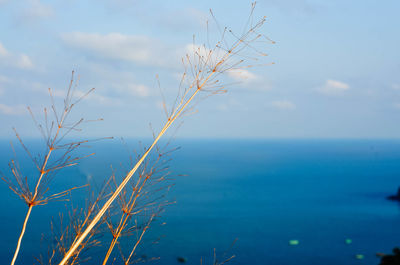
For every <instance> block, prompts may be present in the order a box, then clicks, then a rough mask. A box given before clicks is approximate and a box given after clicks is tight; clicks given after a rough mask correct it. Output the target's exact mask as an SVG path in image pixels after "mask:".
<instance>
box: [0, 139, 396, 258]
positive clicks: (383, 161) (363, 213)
mask: <svg viewBox="0 0 400 265" xmlns="http://www.w3.org/2000/svg"><path fill="white" fill-rule="evenodd" d="M14 142H15V141H14ZM145 143H146V141H145ZM14 144H15V146H17V144H16V143H14ZM27 146H29V148H31V150H32V153H33V154H37V153H40V152H42V151H43V147H42V146H41V145H40V143H38V142H37V141H35V140H29V141H28V142H27ZM144 146H145V144H144ZM173 147H180V149H179V150H176V151H174V152H172V153H171V154H170V158H171V160H170V161H168V162H167V166H168V168H167V169H166V170H167V171H168V172H170V175H169V177H168V179H169V180H167V182H166V183H169V184H171V185H172V186H171V188H170V190H169V192H168V193H167V194H166V197H165V198H164V197H163V199H162V200H165V201H169V202H174V203H173V204H171V205H168V206H165V207H163V211H162V212H161V213H160V215H159V216H158V217H157V218H156V220H155V221H154V224H152V225H150V228H149V230H148V231H147V232H146V233H145V234H144V236H143V241H142V243H143V244H142V245H141V246H140V247H139V248H138V250H137V256H136V257H138V258H141V259H142V260H150V259H151V258H152V257H157V260H155V261H149V263H148V264H167V265H172V264H212V262H213V259H214V250H215V256H216V257H217V258H218V259H219V260H221V261H222V260H223V259H224V258H228V257H230V256H232V255H235V258H234V259H232V260H231V261H230V263H228V264H253V265H254V264H271V265H274V264H276V265H278V264H279V265H295V264H296V265H299V264H307V265H311V264H324V265H330V264H332V265H333V264H350V265H351V264H366V265H367V264H371V265H372V264H378V263H379V258H378V257H376V253H378V252H381V253H390V252H391V250H392V249H393V248H394V247H395V246H400V204H399V203H397V202H393V201H389V200H387V199H386V197H387V196H388V195H391V194H395V193H396V192H397V188H398V187H399V186H400V140H352V139H346V140H243V139H241V140H220V139H206V140H194V139H192V140H190V139H184V140H182V139H181V140H179V139H178V140H176V141H174V142H172V143H171V145H170V147H169V148H173ZM15 149H16V153H17V158H18V161H19V163H20V167H21V169H22V171H23V172H24V175H26V176H28V177H30V176H32V175H35V174H37V173H36V171H35V169H34V167H33V166H32V163H30V160H29V158H28V157H27V156H25V155H24V153H23V150H22V149H21V148H20V147H16V148H15ZM133 149H135V150H136V152H137V153H139V154H140V153H141V152H142V151H143V150H144V148H143V147H140V145H139V144H137V141H136V140H133V139H132V140H126V142H125V143H121V142H120V141H102V142H96V143H93V144H92V145H91V147H90V148H83V149H81V151H79V152H80V154H85V153H91V152H95V153H96V154H95V155H94V156H93V157H89V158H86V159H84V160H82V161H81V163H80V164H79V165H77V166H75V167H71V168H68V169H65V170H64V171H62V172H60V173H59V174H58V175H57V176H56V177H55V179H54V181H53V183H52V184H51V185H50V191H49V194H50V193H51V191H53V190H54V191H61V190H62V189H63V187H72V186H77V185H82V184H85V183H86V182H87V181H92V182H93V183H97V184H93V186H100V185H101V183H102V182H103V180H104V179H105V177H107V176H109V175H110V174H111V173H112V172H115V173H116V174H120V173H121V174H122V172H124V170H127V169H128V168H129V155H130V154H131V155H132V156H133V157H134V156H135V153H134V152H132V151H131V150H133ZM0 150H1V151H0V170H1V172H2V173H3V174H4V175H6V176H8V177H10V176H11V175H10V172H9V170H8V165H7V163H8V162H9V161H10V159H12V158H13V153H12V151H11V150H12V149H11V148H10V145H9V141H6V140H2V141H0ZM164 150H168V149H164ZM111 165H112V168H111ZM76 194H77V195H76V196H75V195H74V192H73V194H72V195H71V197H73V196H75V197H74V198H73V201H74V200H75V201H76V200H79V199H80V200H84V196H83V195H79V191H77V192H76ZM0 199H1V200H0V201H1V211H0V220H1V226H0V229H1V240H0V246H1V247H0V260H1V263H2V264H8V263H9V261H10V260H11V257H12V254H13V251H14V249H15V246H16V242H17V237H18V234H19V232H20V230H21V227H22V223H23V218H24V215H25V213H26V210H27V207H26V206H25V205H24V203H23V202H22V201H21V200H20V199H19V198H18V196H16V195H15V194H13V193H12V191H10V190H9V189H8V187H7V185H6V184H5V183H1V185H0ZM68 203H69V202H64V201H61V202H60V201H56V202H50V203H49V204H48V205H45V206H37V207H35V208H34V210H33V212H32V216H31V219H30V220H29V223H28V226H27V233H26V236H25V237H24V239H23V242H22V248H21V252H20V256H19V258H18V260H17V264H34V263H35V262H36V261H35V257H38V256H39V255H40V253H44V255H45V254H46V251H47V249H46V244H47V243H48V242H49V241H48V240H46V237H44V236H42V234H46V233H49V231H50V228H49V227H50V221H51V219H52V218H53V220H57V218H58V212H59V211H65V210H63V209H65V206H66V205H67V207H68ZM76 204H79V202H76ZM136 236H137V235H133V236H132V239H131V240H129V239H128V240H127V239H124V243H127V244H128V245H129V244H131V246H132V242H134V241H135V238H136ZM43 238H44V240H42V239H43ZM107 238H108V237H107V236H104V237H103V238H102V239H100V240H106V239H107ZM346 241H347V242H346ZM233 242H235V243H234V244H233V246H232V247H231V245H232V243H233ZM290 242H292V244H290ZM104 245H106V243H104ZM125 247H127V246H122V243H121V248H122V249H123V248H125ZM87 254H88V255H90V256H91V258H92V259H91V260H89V261H87V262H86V263H84V264H98V262H99V260H101V258H102V257H103V256H104V249H99V250H93V251H91V252H89V253H87ZM179 257H180V258H181V260H182V261H183V260H184V261H185V263H179V262H178V258H179ZM110 264H111V262H110ZM115 264H119V263H115Z"/></svg>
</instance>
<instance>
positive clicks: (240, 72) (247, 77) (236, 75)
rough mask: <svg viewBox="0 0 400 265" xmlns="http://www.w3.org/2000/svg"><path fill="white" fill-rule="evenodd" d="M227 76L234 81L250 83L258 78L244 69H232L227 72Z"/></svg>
mask: <svg viewBox="0 0 400 265" xmlns="http://www.w3.org/2000/svg"><path fill="white" fill-rule="evenodd" d="M227 74H228V76H230V77H231V78H233V79H234V80H236V81H242V82H243V81H244V82H251V81H255V80H257V79H258V76H257V75H255V74H253V73H252V72H250V71H248V70H246V69H233V70H229V71H228V72H227Z"/></svg>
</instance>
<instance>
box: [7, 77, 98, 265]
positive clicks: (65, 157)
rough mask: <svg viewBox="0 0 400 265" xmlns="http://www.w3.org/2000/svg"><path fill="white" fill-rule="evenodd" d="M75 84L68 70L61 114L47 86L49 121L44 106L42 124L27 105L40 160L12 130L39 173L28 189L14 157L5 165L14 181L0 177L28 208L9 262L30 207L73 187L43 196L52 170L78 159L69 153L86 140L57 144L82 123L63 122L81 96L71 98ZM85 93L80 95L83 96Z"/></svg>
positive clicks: (12, 264)
mask: <svg viewBox="0 0 400 265" xmlns="http://www.w3.org/2000/svg"><path fill="white" fill-rule="evenodd" d="M75 87H76V85H75V86H74V72H72V77H71V81H70V84H69V87H68V91H67V96H66V97H65V99H64V109H63V110H62V112H61V114H57V111H56V107H55V105H54V99H53V96H52V93H51V90H50V89H49V94H50V96H51V99H52V102H53V106H52V110H53V112H54V113H53V114H54V119H55V121H49V117H48V112H47V109H46V108H45V109H44V119H45V122H44V123H45V125H44V126H43V125H42V124H40V123H38V122H37V120H36V118H35V116H34V114H33V112H32V110H31V109H30V108H28V110H29V112H30V114H31V116H32V119H33V121H34V123H35V125H36V127H37V128H38V129H39V131H40V133H41V134H42V136H43V138H44V140H45V142H46V149H47V152H46V154H45V156H44V157H43V159H42V161H41V162H39V161H40V160H41V159H40V157H38V158H35V157H34V156H33V155H32V154H31V152H30V151H29V150H28V148H27V147H26V145H25V144H24V142H23V141H22V138H21V137H20V135H19V134H18V132H17V131H16V130H15V129H14V132H15V135H16V137H17V139H18V141H19V142H20V144H21V146H22V148H23V149H24V150H25V152H26V153H27V154H28V156H29V158H30V159H31V160H32V161H33V163H34V165H35V167H36V168H37V170H38V172H39V175H38V178H37V180H36V183H35V185H34V189H33V192H31V189H30V188H29V186H30V185H29V182H28V178H27V177H24V176H23V174H22V173H21V170H20V167H19V165H18V164H17V163H16V162H15V161H14V160H12V161H11V162H10V164H9V167H10V170H11V173H12V175H13V177H14V180H11V179H9V178H6V177H5V176H3V177H2V179H3V180H4V181H5V182H6V183H7V184H8V186H9V188H10V189H11V190H12V191H13V192H14V193H15V194H17V195H18V196H19V197H20V198H21V199H23V200H24V202H25V203H26V204H27V206H28V211H27V214H26V216H25V219H24V223H23V226H22V230H21V233H20V235H19V237H18V242H17V247H16V249H15V252H14V255H13V259H12V261H11V265H14V264H15V261H16V259H17V257H18V253H19V250H20V247H21V242H22V238H23V237H24V234H25V230H26V226H27V223H28V220H29V218H30V215H31V212H32V209H33V207H34V206H36V205H44V204H47V203H48V202H49V201H51V200H59V199H62V198H63V197H64V196H65V195H67V194H68V193H69V192H70V191H71V190H73V189H76V188H77V187H73V188H70V189H67V190H65V191H63V192H59V193H55V194H52V195H46V193H47V192H48V190H49V188H48V185H49V183H50V181H51V179H52V178H53V177H54V174H55V173H56V171H59V170H61V169H63V168H65V167H70V166H73V165H76V164H77V162H78V161H79V160H80V159H82V158H83V157H72V156H71V153H72V152H73V151H74V150H75V149H76V148H77V147H79V146H80V145H81V144H83V143H86V142H88V141H87V140H85V141H80V142H71V143H68V144H61V141H62V140H63V138H64V137H65V136H66V135H67V134H68V133H69V132H70V131H72V130H79V129H78V126H79V125H81V124H82V122H83V119H80V120H79V121H78V122H76V123H74V124H73V125H72V126H67V125H66V121H67V119H68V116H69V114H70V112H71V110H72V108H73V107H74V106H75V105H76V103H78V102H79V101H80V100H81V99H82V97H80V98H78V99H77V100H76V101H74V90H75ZM91 91H93V89H91V90H89V92H88V93H90V92H91ZM88 93H86V94H84V96H86V95H87V94H88ZM44 127H45V128H44ZM54 128H56V129H55V131H54ZM65 130H66V131H65ZM59 150H64V153H63V154H62V155H61V156H60V157H59V158H58V159H57V158H55V159H54V158H52V157H53V156H54V152H56V151H59ZM90 155H93V154H90ZM90 155H88V156H90ZM85 157H87V156H85Z"/></svg>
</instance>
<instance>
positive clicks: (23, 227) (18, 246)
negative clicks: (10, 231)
mask: <svg viewBox="0 0 400 265" xmlns="http://www.w3.org/2000/svg"><path fill="white" fill-rule="evenodd" d="M32 208H33V205H29V208H28V212H27V213H26V216H25V221H24V224H23V226H22V231H21V234H20V235H19V238H18V243H17V248H16V249H15V253H14V257H13V259H12V261H11V265H14V263H15V261H16V259H17V257H18V252H19V249H20V247H21V241H22V238H23V237H24V234H25V229H26V224H27V223H28V220H29V216H30V215H31V211H32Z"/></svg>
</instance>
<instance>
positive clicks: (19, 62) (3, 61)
mask: <svg viewBox="0 0 400 265" xmlns="http://www.w3.org/2000/svg"><path fill="white" fill-rule="evenodd" d="M0 65H3V66H7V67H8V66H13V67H16V68H20V69H32V68H33V63H32V60H31V59H30V58H29V56H28V55H26V54H23V53H20V54H15V53H12V52H10V51H8V50H7V49H6V48H5V47H4V45H3V44H2V43H1V42H0Z"/></svg>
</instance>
